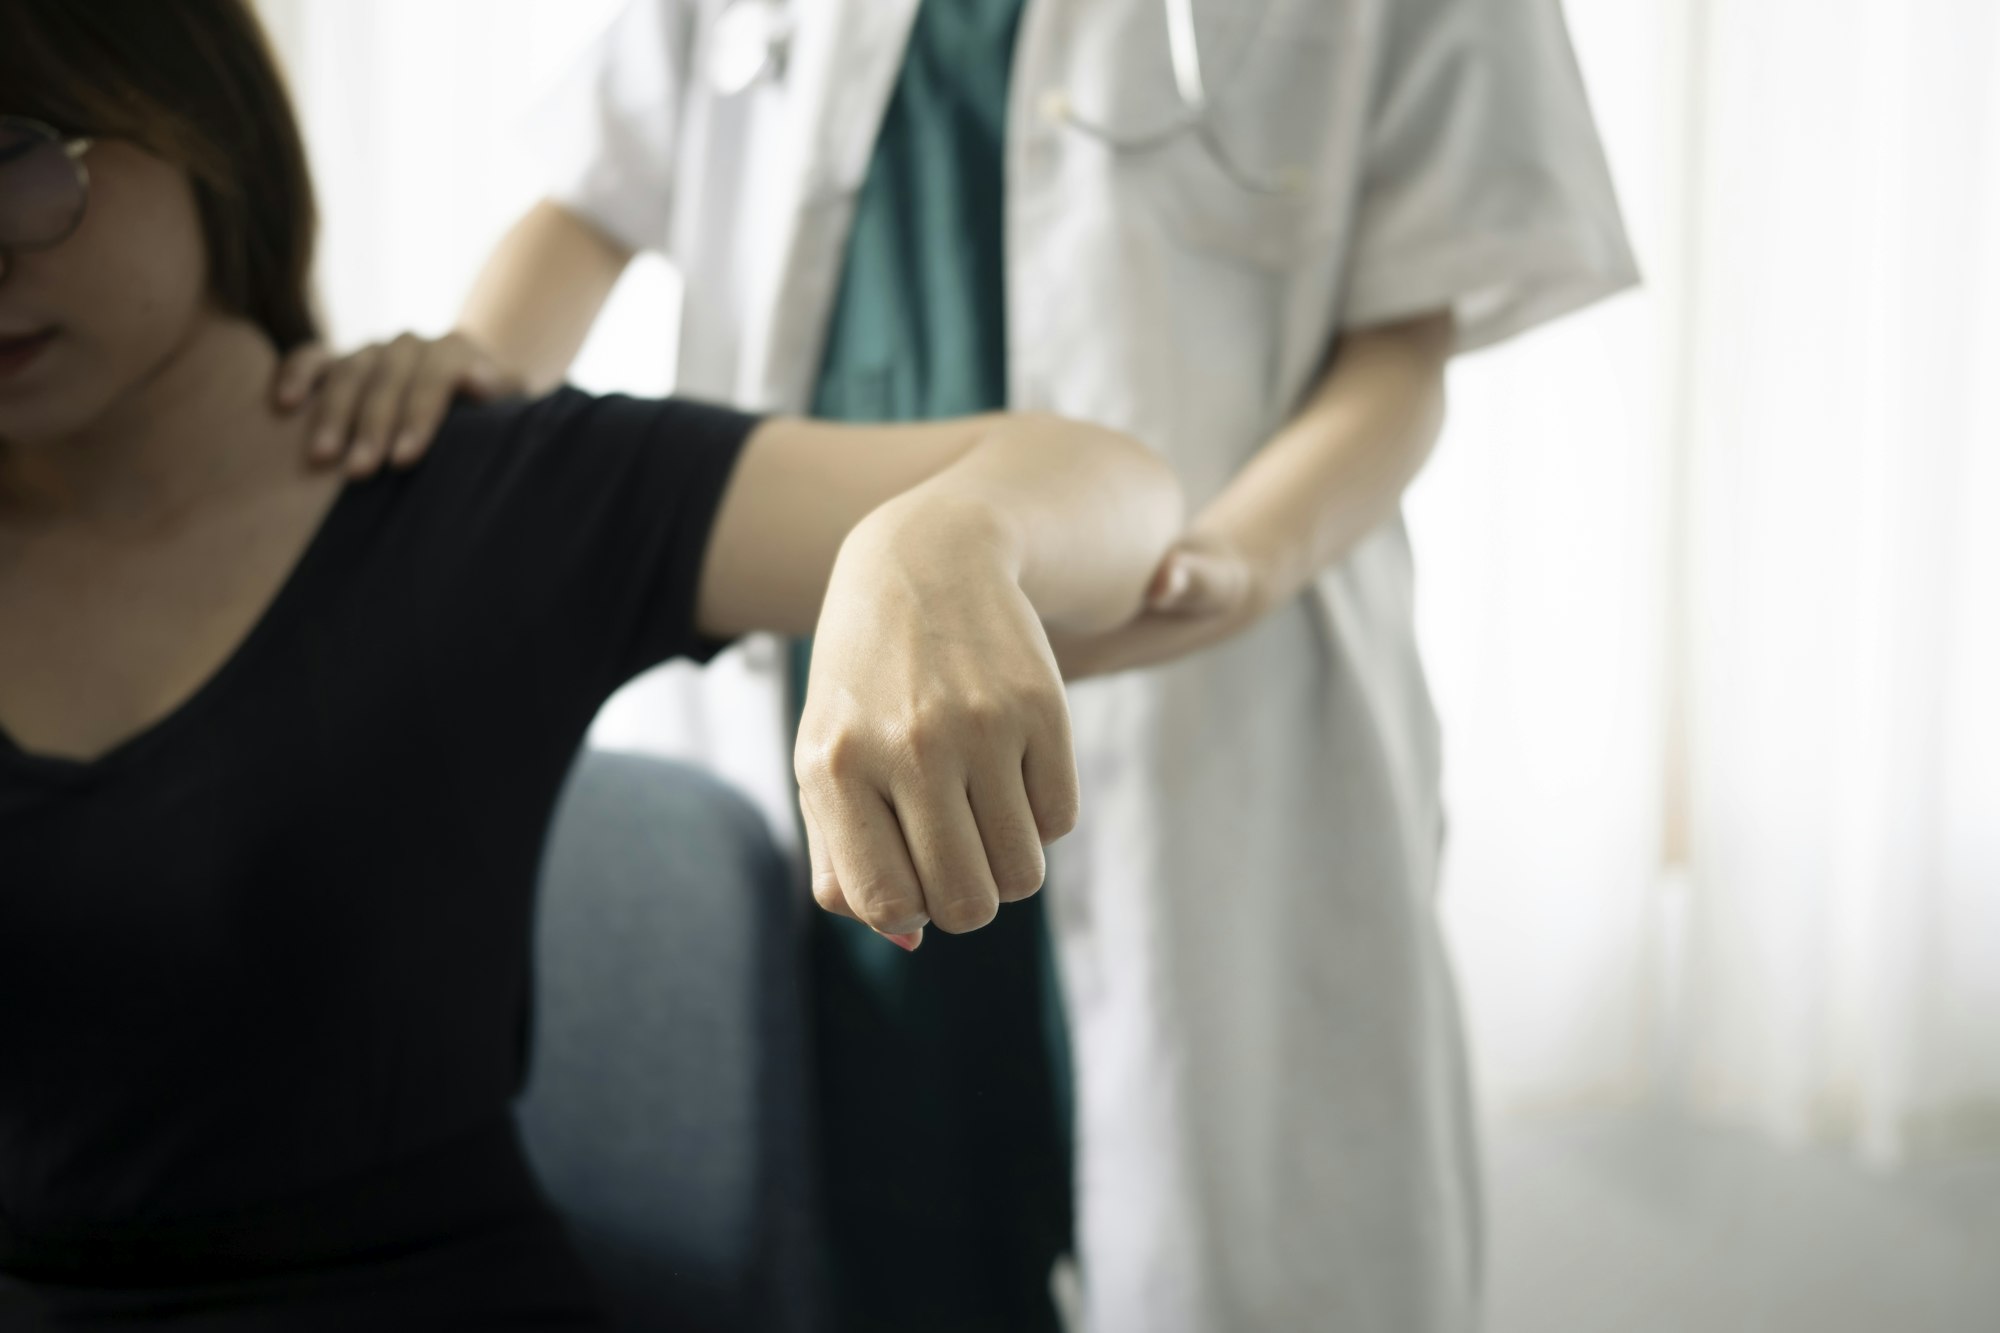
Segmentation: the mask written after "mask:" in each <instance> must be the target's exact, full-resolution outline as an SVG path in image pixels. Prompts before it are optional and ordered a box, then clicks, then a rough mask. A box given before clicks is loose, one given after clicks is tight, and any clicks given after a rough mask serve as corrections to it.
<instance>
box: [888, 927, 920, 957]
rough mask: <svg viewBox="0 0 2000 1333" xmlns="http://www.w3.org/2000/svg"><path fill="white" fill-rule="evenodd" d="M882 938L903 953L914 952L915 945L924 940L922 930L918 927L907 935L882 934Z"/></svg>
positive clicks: (915, 949)
mask: <svg viewBox="0 0 2000 1333" xmlns="http://www.w3.org/2000/svg"><path fill="white" fill-rule="evenodd" d="M882 938H883V939H885V940H887V941H889V943H891V944H893V945H895V946H896V947H897V948H899V949H901V950H903V951H904V952H905V953H915V952H916V951H917V946H918V945H919V944H922V943H923V942H924V932H923V931H922V930H921V929H919V930H917V931H915V932H913V933H911V934H908V935H884V936H883V937H882Z"/></svg>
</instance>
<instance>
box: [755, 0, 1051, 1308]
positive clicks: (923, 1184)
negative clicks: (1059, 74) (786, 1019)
mask: <svg viewBox="0 0 2000 1333" xmlns="http://www.w3.org/2000/svg"><path fill="white" fill-rule="evenodd" d="M1022 3H1023V0H925V3H924V4H923V6H922V7H921V9H920V10H919V11H918V16H917V20H916V26H915V30H914V31H913V33H912V35H911V39H910V47H909V53H908V55H907V56H906V57H905V59H904V62H903V69H902V73H901V75H900V77H899V80H898V82H897V85H896V88H895V91H894V93H893V95H892V98H891V101H890V104H889V108H888V112H887V114H886V116H885V118H884V121H883V124H882V130H881V136H880V138H879V139H878V140H877V143H876V147H875V156H874V159H873V161H872V162H871V163H870V166H869V171H868V176H867V179H866V181H865V182H864V184H863V186H862V190H861V194H860V197H859V199H858V200H857V203H856V212H855V221H854V232H853V237H852V239H851V240H850V242H849V245H848V252H847V261H846V269H845V272H844V274H843V277H842V284H841V291H840V295H839V298H838V300H837V302H836V304H835V309H834V313H833V318H832V323H831V327H830V329H829V332H828V338H827V346H826V352H825V359H824V362H823V364H822V368H821V371H820V377H819V383H818V387H817V391H816V393H815V396H814V404H813V411H814V415H816V416H822V417H827V418H831V419H836V420H847V421H912V420H926V419H934V418H938V417H950V416H964V415H967V414H970V413H975V412H982V411H988V410H991V409H994V408H999V407H1003V406H1005V404H1006V399H1007V385H1006V378H1007V364H1006V302H1005V297H1004V283H1003V278H1004V274H1003V245H1002V212H1001V184H1002V178H1003V170H1002V151H1001V150H1002V144H1003V142H1004V133H1003V127H1004V124H1005V120H1006V107H1007V83H1008V73H1009V69H1010V67H1011V65H1012V61H1013V46H1014V36H1015V30H1016V28H1017V27H1018V25H1019V20H1020V13H1021V7H1022ZM809 655H810V644H809V643H801V644H799V645H796V647H795V651H794V679H795V681H803V680H804V679H805V666H806V664H807V662H808V661H809V660H810V656H809ZM795 702H796V701H795ZM1042 901H1043V900H1042V899H1041V898H1039V897H1037V898H1035V899H1033V900H1031V901H1029V902H1027V903H1022V904H1017V905H1014V906H1010V907H1007V908H1004V909H1002V911H1001V913H1000V917H999V919H998V920H997V921H996V922H994V924H993V925H991V926H989V927H987V928H986V929H985V930H982V931H978V932H976V933H974V934H971V935H965V936H950V935H946V934H944V933H943V932H941V931H938V930H935V929H932V930H928V931H926V932H925V935H924V943H923V947H922V948H920V949H919V950H918V951H917V952H916V953H914V954H905V953H903V952H902V951H901V950H900V949H898V948H896V947H895V946H894V945H892V944H890V943H889V942H888V941H886V940H883V939H881V938H880V937H878V936H876V935H875V934H874V933H873V932H871V931H869V930H867V929H866V928H864V927H861V926H859V925H857V924H855V923H853V922H850V921H845V920H842V919H840V918H837V917H831V916H826V915H824V914H819V915H818V916H817V918H816V921H815V925H814V938H813V941H812V960H813V968H814V978H813V992H814V1014H815V1028H816V1045H817V1059H818V1070H819V1090H820V1110H821V1124H822V1126H823V1134H822V1140H821V1154H822V1161H823V1162H824V1163H825V1169H826V1178H825V1186H826V1197H827V1211H828V1218H829V1223H830V1226H829V1245H830V1250H831V1260H832V1268H833V1287H834V1292H835V1298H836V1315H837V1318H836V1321H835V1322H836V1327H837V1328H838V1329H840V1330H841V1333H891V1331H894V1333H906V1331H907V1333H986V1331H987V1330H992V1333H1000V1331H1001V1330H1005V1331H1006V1333H1023V1331H1027V1333H1035V1331H1038V1330H1048V1331H1049V1333H1055V1330H1056V1329H1057V1328H1058V1324H1057V1321H1056V1318H1055V1313H1054V1310H1053V1308H1052V1306H1051V1304H1050V1300H1049V1296H1048V1273H1049V1267H1050V1264H1051V1263H1052V1262H1053V1261H1054V1259H1055V1258H1056V1256H1058V1255H1060V1254H1063V1253H1065V1252H1067V1251H1068V1250H1070V1249H1071V1248H1072V1245H1071V1234H1072V1221H1071V1202H1070V1189H1071V1187H1070V1161H1071V1146H1070V1114H1071V1111H1070V1081H1069V1057H1068V1050H1067V1046H1066V1044H1065V1043H1064V1040H1063V1022H1062V1014H1061V1009H1060V998H1059V992H1058V991H1057V989H1056V985H1055V977H1054V963H1053V951H1052V949H1051V948H1050V946H1049V941H1048V930H1047V920H1046V916H1045V913H1044V909H1043V906H1042Z"/></svg>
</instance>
